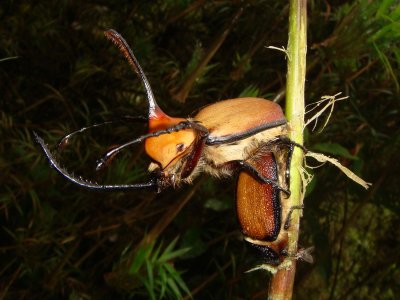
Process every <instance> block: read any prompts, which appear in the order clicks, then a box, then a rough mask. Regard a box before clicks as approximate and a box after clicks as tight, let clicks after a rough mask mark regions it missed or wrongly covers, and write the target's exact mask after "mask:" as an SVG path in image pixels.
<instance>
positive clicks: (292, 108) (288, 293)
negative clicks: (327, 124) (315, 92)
mask: <svg viewBox="0 0 400 300" xmlns="http://www.w3.org/2000/svg"><path fill="white" fill-rule="evenodd" d="M306 52H307V0H291V1H290V9H289V40H288V48H287V56H288V72H287V82H286V95H287V96H286V117H287V119H288V121H289V124H290V131H289V138H290V139H291V140H292V141H295V142H296V143H298V144H303V127H304V84H305V74H306ZM302 163H303V153H302V151H301V150H300V149H298V147H296V149H295V151H294V153H293V158H292V164H291V166H290V174H291V176H290V190H291V196H290V198H289V199H288V200H285V201H289V205H290V206H297V205H301V204H302V192H301V188H302V186H301V184H302V183H301V176H300V171H301V167H302ZM300 214H301V211H300V210H294V211H293V214H292V218H291V221H290V228H289V229H288V236H289V242H288V252H289V254H290V255H295V254H296V253H297V241H298V237H299V227H300ZM295 272H296V260H294V259H293V260H292V264H291V266H290V267H289V268H284V269H280V270H279V271H278V272H277V273H276V274H275V275H274V276H273V278H272V281H271V285H270V291H269V298H270V299H291V298H292V293H293V283H294V277H295Z"/></svg>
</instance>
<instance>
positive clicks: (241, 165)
mask: <svg viewBox="0 0 400 300" xmlns="http://www.w3.org/2000/svg"><path fill="white" fill-rule="evenodd" d="M224 166H225V167H228V168H231V169H236V170H239V171H246V172H247V173H249V174H250V175H251V176H253V177H254V178H255V179H257V180H258V181H261V182H263V183H268V184H270V185H272V186H273V187H274V188H276V189H277V190H279V191H281V192H284V193H285V194H286V195H287V196H290V191H289V190H288V189H285V188H284V187H282V186H280V185H279V182H278V181H276V180H273V179H270V178H266V177H264V176H262V175H261V174H260V172H258V170H257V169H256V168H254V167H253V166H252V165H251V164H249V163H248V162H245V161H244V160H232V161H229V162H227V163H226V164H225V165H224Z"/></svg>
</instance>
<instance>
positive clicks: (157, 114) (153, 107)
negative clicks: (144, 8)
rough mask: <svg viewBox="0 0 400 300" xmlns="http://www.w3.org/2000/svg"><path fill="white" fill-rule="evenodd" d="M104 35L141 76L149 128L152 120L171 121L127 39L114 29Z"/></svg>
mask: <svg viewBox="0 0 400 300" xmlns="http://www.w3.org/2000/svg"><path fill="white" fill-rule="evenodd" d="M104 35H105V36H106V37H107V38H108V39H109V40H111V41H112V42H113V43H114V44H115V45H116V46H117V47H118V49H119V50H120V51H121V52H122V54H123V55H124V56H125V58H126V59H127V60H128V62H129V64H130V65H131V66H132V68H133V70H134V71H135V72H136V73H137V74H138V75H139V77H140V79H141V80H142V82H143V85H144V88H145V90H146V94H147V100H148V102H149V128H150V130H151V129H152V127H153V126H152V122H151V121H152V120H155V121H156V120H160V119H169V118H170V117H169V116H168V115H167V114H166V113H164V112H163V111H162V110H161V108H160V107H159V106H158V104H157V102H156V99H155V98H154V94H153V91H152V90H151V86H150V83H149V81H148V80H147V77H146V75H145V74H144V72H143V69H142V67H141V66H140V64H139V62H138V60H137V59H136V57H135V55H133V52H132V50H131V48H130V47H129V45H128V43H127V42H126V41H125V39H124V38H123V37H122V36H121V35H120V34H119V33H118V32H116V31H115V30H114V29H109V30H107V31H105V32H104ZM151 131H152V130H151Z"/></svg>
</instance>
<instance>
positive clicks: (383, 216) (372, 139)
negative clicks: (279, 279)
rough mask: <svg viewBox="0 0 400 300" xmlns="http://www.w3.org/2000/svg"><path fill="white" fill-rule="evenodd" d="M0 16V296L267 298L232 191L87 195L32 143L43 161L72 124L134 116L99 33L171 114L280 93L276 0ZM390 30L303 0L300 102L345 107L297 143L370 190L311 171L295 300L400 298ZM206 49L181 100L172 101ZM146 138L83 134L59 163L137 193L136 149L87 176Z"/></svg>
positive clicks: (393, 11) (46, 7)
mask: <svg viewBox="0 0 400 300" xmlns="http://www.w3.org/2000/svg"><path fill="white" fill-rule="evenodd" d="M241 7H243V8H244V11H243V13H242V15H241V16H240V17H239V19H238V21H237V23H236V24H235V25H234V26H233V27H232V28H231V30H230V32H229V34H228V36H227V37H226V39H225V40H223V41H222V39H221V35H222V30H223V29H224V28H227V27H228V26H229V24H230V23H231V21H232V18H233V17H234V16H235V15H236V14H237V11H238V10H239V9H240V8H241ZM0 19H1V26H0V90H1V98H0V103H1V112H0V133H1V140H2V143H1V144H0V149H1V156H0V170H1V173H0V180H1V184H0V200H1V224H2V226H1V231H0V232H1V233H0V234H1V246H0V250H1V251H0V253H1V256H0V259H1V264H0V265H1V269H0V276H1V280H0V293H1V294H0V298H2V299H61V298H63V299H66V298H69V299H109V298H111V297H114V298H118V299H127V298H135V299H150V298H153V299H158V298H162V297H164V298H171V299H179V298H181V297H182V296H184V295H186V294H187V291H188V290H189V291H190V293H191V294H192V295H193V298H195V299H232V298H233V299H262V298H265V296H266V291H267V287H268V278H269V275H268V274H266V273H262V272H255V273H250V274H247V273H244V271H246V270H248V269H250V268H252V267H253V266H254V265H255V264H256V263H257V259H256V258H255V257H253V256H252V254H251V253H250V252H248V251H247V249H246V248H245V247H244V244H243V243H242V242H241V235H240V232H239V228H238V224H237V221H236V220H235V211H234V202H233V199H234V188H235V182H234V181H235V180H223V181H216V180H213V179H210V178H203V179H202V180H199V181H198V183H197V184H195V185H193V186H185V187H183V188H182V189H180V190H176V191H173V190H168V191H165V192H164V193H162V194H159V195H154V194H153V193H151V192H149V191H132V192H125V193H122V192H108V193H106V192H92V191H87V190H84V189H82V188H79V187H77V186H74V185H72V184H71V183H69V182H66V180H64V179H63V178H62V177H60V176H59V175H58V174H57V173H56V172H55V171H54V170H52V169H50V168H49V164H48V162H47V161H46V160H45V158H44V155H43V154H42V153H41V151H40V149H39V147H38V145H37V144H36V143H35V142H34V141H33V137H32V131H33V130H35V131H37V132H38V133H40V134H41V136H43V137H44V138H45V140H46V141H47V143H48V144H49V145H50V147H51V148H53V145H56V143H57V141H58V140H59V139H60V138H61V137H62V136H63V135H65V134H67V133H69V132H71V131H73V130H76V129H78V128H80V127H83V126H87V125H90V124H93V123H96V122H101V121H103V120H108V119H118V117H120V116H125V115H143V114H144V113H145V111H146V101H145V96H144V92H143V89H142V86H141V83H140V81H139V80H138V78H136V76H135V75H134V73H133V72H132V71H131V70H130V68H129V66H128V65H127V63H126V62H125V61H124V59H123V58H122V56H121V55H120V53H118V51H117V50H116V49H115V48H114V47H113V46H112V45H111V43H110V42H109V41H107V40H106V39H105V38H104V36H103V31H104V30H106V29H109V28H114V29H116V30H117V31H119V32H120V33H121V34H122V35H123V36H124V37H125V39H126V40H127V41H128V42H129V44H130V45H131V46H132V48H133V51H134V53H135V55H136V56H137V57H138V59H139V61H140V63H141V65H142V67H143V69H144V70H145V72H146V74H147V75H148V77H149V80H150V82H151V84H152V87H153V90H154V93H155V95H156V98H157V99H158V101H159V104H160V106H161V107H162V108H163V109H164V110H165V111H166V112H168V113H169V114H170V115H173V116H185V115H189V114H191V113H192V112H194V111H195V110H196V109H198V108H199V107H202V106H204V105H206V104H209V103H212V102H214V101H216V100H219V99H228V98H235V97H238V96H239V95H241V96H245V95H247V96H250V95H251V96H255V95H258V96H262V97H270V98H275V97H276V96H277V95H282V94H283V93H282V91H283V92H284V86H285V72H286V61H285V58H284V56H283V54H282V53H281V52H279V51H275V50H270V49H266V48H265V46H269V45H272V46H276V47H281V46H285V45H286V43H287V1H267V0H260V1H252V0H247V1H201V0H197V1H196V0H193V1H188V0H181V1H179V0H174V1H172V0H169V1H146V2H145V1H91V2H76V1H54V0H53V1H52V0H46V1H40V2H37V1H12V0H6V1H2V3H1V5H0ZM399 24H400V5H399V3H398V1H396V0H382V1H368V0H351V1H345V0H328V1H311V0H310V1H309V30H308V35H309V36H308V40H309V50H308V60H309V64H308V73H307V89H306V99H307V103H311V102H314V101H317V100H319V98H320V97H321V96H323V95H333V94H336V93H337V92H339V91H342V92H343V93H344V94H346V95H348V96H349V100H347V101H342V102H339V103H338V104H337V105H336V109H335V111H334V114H333V115H332V117H331V119H330V122H329V124H328V126H327V127H326V128H325V129H324V131H323V132H322V133H318V134H317V133H313V132H311V129H309V130H307V132H306V133H307V141H306V145H307V147H308V148H310V149H315V150H317V149H319V150H324V151H325V152H326V153H330V154H332V155H336V156H338V157H341V158H342V160H341V162H342V163H343V164H344V165H346V166H348V167H349V168H350V169H352V170H355V171H356V172H357V173H358V174H360V175H361V176H362V177H363V178H364V179H366V180H367V181H370V182H372V183H373V186H372V188H371V189H370V190H368V191H364V190H362V189H361V188H360V187H358V186H356V185H355V184H354V183H352V182H350V181H349V180H348V179H346V178H345V177H344V176H343V175H342V174H340V172H339V171H338V170H337V169H335V168H332V167H330V166H324V167H322V168H319V169H314V170H313V174H314V176H315V177H314V179H313V183H312V190H310V191H309V192H308V197H307V198H306V199H305V207H306V208H305V209H304V216H303V219H302V225H301V226H302V232H301V238H300V244H301V245H302V246H304V247H309V246H315V252H314V259H315V263H314V264H313V265H310V264H306V263H300V264H299V266H298V272H297V275H296V280H297V281H296V287H295V288H296V290H295V295H296V298H297V299H366V298H370V299H395V298H396V296H395V295H398V294H400V288H399V287H400V279H399V278H400V272H399V269H400V268H399V264H400V256H399V255H398V253H399V252H400V238H399V236H400V235H399V233H400V225H399V224H400V222H399V214H400V200H399V190H400V185H399V181H398V178H399V176H400V172H399V160H398V159H397V158H396V157H397V152H398V150H399V143H400V134H399V132H400V126H399V125H400V124H399V121H400V113H399V109H400V105H399V99H400V94H399V73H400V71H399V70H400V47H399V46H400V39H399V36H400V25H399ZM218 39H221V41H222V44H221V46H220V47H219V49H218V50H217V51H216V53H215V54H214V55H213V57H212V59H211V60H210V62H209V63H208V64H207V66H205V68H204V70H203V71H202V72H201V73H200V75H199V77H198V78H196V81H195V84H194V85H193V86H192V87H191V89H190V91H189V96H188V98H187V99H186V100H185V101H184V103H177V102H175V101H174V100H173V94H174V93H175V92H176V91H177V89H178V88H179V87H180V86H181V84H182V83H183V82H184V81H185V79H187V77H188V76H189V75H190V74H191V72H192V71H193V70H194V69H195V68H196V66H197V65H198V64H200V63H201V62H202V60H203V58H204V55H205V54H206V53H208V52H207V51H208V50H210V47H211V44H212V43H213V42H214V41H218ZM276 98H279V97H276ZM279 99H280V101H282V105H283V100H282V97H280V98H279ZM310 128H312V126H310ZM144 131H145V128H144V127H143V125H142V124H138V123H130V122H126V123H118V124H115V125H112V126H105V127H102V128H96V129H93V130H91V131H88V132H85V133H84V134H82V135H79V136H76V137H75V138H73V139H71V141H70V143H69V145H68V147H67V148H66V149H65V150H63V151H59V153H58V156H57V157H58V158H59V160H60V162H61V163H62V165H64V166H65V167H67V168H68V169H69V170H71V171H73V172H74V173H75V174H78V175H82V176H85V178H88V179H91V180H96V181H98V182H109V183H124V182H125V183H131V182H140V181H142V182H143V181H146V178H147V176H146V166H147V164H148V162H149V160H148V158H146V157H145V155H143V149H142V148H141V147H140V146H138V147H136V148H132V149H129V150H128V149H127V151H125V152H124V153H123V155H121V156H120V157H118V158H115V159H114V161H113V163H112V165H111V166H110V167H109V169H108V170H106V171H103V172H100V173H96V172H95V170H94V168H95V165H96V164H95V162H96V159H98V158H99V157H101V155H102V154H103V153H104V152H105V151H106V150H107V149H109V148H110V147H112V146H113V145H118V144H121V143H123V142H125V141H128V140H129V139H132V138H133V137H135V136H138V135H140V134H141V133H143V132H144ZM310 164H312V162H310ZM177 237H178V239H177V240H176V238H177ZM162 241H164V242H162ZM165 245H169V246H165ZM187 247H191V248H190V249H189V250H187V249H186V248H187Z"/></svg>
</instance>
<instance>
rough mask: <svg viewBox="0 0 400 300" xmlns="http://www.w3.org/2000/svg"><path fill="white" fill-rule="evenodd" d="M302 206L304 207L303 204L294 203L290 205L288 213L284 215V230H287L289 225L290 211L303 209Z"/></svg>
mask: <svg viewBox="0 0 400 300" xmlns="http://www.w3.org/2000/svg"><path fill="white" fill-rule="evenodd" d="M303 208H304V205H295V206H292V207H291V208H290V210H289V212H288V214H287V216H286V220H285V225H283V228H284V229H285V230H288V229H289V227H290V220H291V218H292V213H293V211H294V210H295V209H303Z"/></svg>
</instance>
